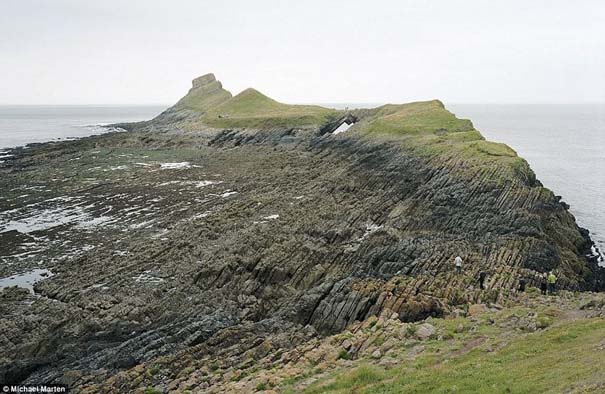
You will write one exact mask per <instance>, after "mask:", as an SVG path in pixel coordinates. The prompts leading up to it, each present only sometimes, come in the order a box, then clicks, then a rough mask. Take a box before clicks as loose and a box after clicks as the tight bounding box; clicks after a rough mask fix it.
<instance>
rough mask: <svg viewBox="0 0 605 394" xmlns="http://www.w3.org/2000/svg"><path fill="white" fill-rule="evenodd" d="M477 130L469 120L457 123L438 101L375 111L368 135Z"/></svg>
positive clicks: (369, 123) (389, 107)
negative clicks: (375, 133)
mask: <svg viewBox="0 0 605 394" xmlns="http://www.w3.org/2000/svg"><path fill="white" fill-rule="evenodd" d="M474 130H475V128H474V127H473V123H472V122H471V121H470V120H468V119H458V118H457V117H456V116H455V115H454V114H452V113H451V112H449V111H448V110H446V109H445V106H444V105H443V103H442V102H441V101H439V100H431V101H419V102H414V103H408V104H398V105H394V104H387V105H383V106H382V107H378V108H377V109H376V114H375V115H374V116H373V117H372V119H371V120H370V122H368V127H367V131H369V132H380V133H396V134H401V133H412V134H420V133H427V132H463V131H474Z"/></svg>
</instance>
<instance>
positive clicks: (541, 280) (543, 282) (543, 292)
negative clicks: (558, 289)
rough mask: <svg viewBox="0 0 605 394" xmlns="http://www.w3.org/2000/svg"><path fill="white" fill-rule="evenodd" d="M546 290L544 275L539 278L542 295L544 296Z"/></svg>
mask: <svg viewBox="0 0 605 394" xmlns="http://www.w3.org/2000/svg"><path fill="white" fill-rule="evenodd" d="M547 290H548V282H547V281H546V274H543V275H542V276H541V277H540V291H541V292H542V295H546V291H547Z"/></svg>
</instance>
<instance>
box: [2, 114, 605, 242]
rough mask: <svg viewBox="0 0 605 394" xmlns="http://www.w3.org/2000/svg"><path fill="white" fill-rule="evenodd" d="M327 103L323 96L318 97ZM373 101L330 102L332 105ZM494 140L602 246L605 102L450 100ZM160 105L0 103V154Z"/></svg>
mask: <svg viewBox="0 0 605 394" xmlns="http://www.w3.org/2000/svg"><path fill="white" fill-rule="evenodd" d="M324 105H325V104H324ZM377 105H379V104H355V103H348V104H329V105H327V106H329V107H334V108H345V107H349V108H359V107H373V106H377ZM447 106H448V108H449V109H450V110H451V111H452V112H454V113H455V114H456V115H458V116H459V117H464V118H469V119H472V120H473V122H474V124H475V127H476V128H477V129H479V130H480V131H481V132H482V133H483V135H484V136H485V137H486V138H487V139H489V140H492V141H499V142H504V143H506V144H508V145H510V146H511V147H512V148H513V149H515V150H516V151H517V152H518V153H519V155H520V156H522V157H524V158H525V159H526V160H527V161H528V162H529V163H530V165H531V167H532V169H533V170H534V171H535V172H536V175H537V177H538V179H540V180H541V181H542V182H543V183H544V185H545V186H546V187H548V188H550V189H552V190H553V191H554V192H555V194H558V195H561V196H563V199H564V201H566V202H567V203H568V204H570V205H571V211H572V213H573V214H574V215H575V216H576V219H577V220H578V223H579V224H580V225H581V226H583V227H586V228H588V229H589V230H590V231H591V236H592V238H593V240H594V241H595V242H596V243H597V246H598V247H599V248H600V249H601V251H603V250H605V194H604V193H603V190H605V176H604V174H605V104H591V105H573V104H572V105H527V104H510V105H500V104H449V103H448V105H447ZM163 109H164V107H162V106H0V161H2V159H3V156H4V155H6V154H9V153H8V152H5V151H6V149H3V148H9V147H15V146H21V145H25V144H28V143H33V142H45V141H50V140H55V139H59V138H63V139H65V138H74V137H85V136H88V135H92V134H99V133H102V132H105V131H107V129H104V128H103V127H101V126H100V125H103V124H107V123H118V122H129V121H137V120H144V119H151V118H153V117H154V116H155V115H157V114H158V113H159V112H161V111H162V110H163Z"/></svg>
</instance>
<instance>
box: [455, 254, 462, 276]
mask: <svg viewBox="0 0 605 394" xmlns="http://www.w3.org/2000/svg"><path fill="white" fill-rule="evenodd" d="M454 265H455V266H456V272H457V273H459V274H460V273H462V257H460V256H456V258H455V259H454Z"/></svg>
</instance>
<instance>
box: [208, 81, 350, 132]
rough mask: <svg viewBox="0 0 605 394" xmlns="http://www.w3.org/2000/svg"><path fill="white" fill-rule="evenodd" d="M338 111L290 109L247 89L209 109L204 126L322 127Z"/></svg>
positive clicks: (311, 108)
mask: <svg viewBox="0 0 605 394" xmlns="http://www.w3.org/2000/svg"><path fill="white" fill-rule="evenodd" d="M337 112H338V111H336V110H332V109H328V108H324V107H320V106H318V105H289V104H283V103H280V102H278V101H275V100H273V99H271V98H269V97H267V96H265V95H264V94H262V93H260V92H259V91H257V90H255V89H252V88H249V89H246V90H244V91H243V92H241V93H239V94H238V95H236V96H235V97H233V98H232V99H230V100H227V101H225V102H223V103H221V104H220V105H217V106H215V107H213V108H212V109H210V110H209V111H208V112H207V113H206V115H205V116H204V118H203V122H204V123H206V124H208V125H210V126H213V127H249V128H258V127H277V126H292V127H295V126H308V125H318V126H319V125H321V124H323V123H326V122H327V121H328V120H329V119H330V118H331V117H334V116H335V115H336V113H337Z"/></svg>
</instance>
